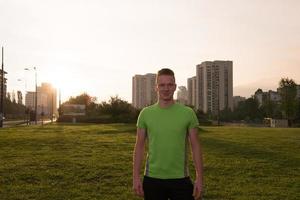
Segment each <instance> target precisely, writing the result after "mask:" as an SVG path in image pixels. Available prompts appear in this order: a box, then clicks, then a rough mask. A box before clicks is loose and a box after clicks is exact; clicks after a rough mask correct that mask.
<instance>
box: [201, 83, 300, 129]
mask: <svg viewBox="0 0 300 200" xmlns="http://www.w3.org/2000/svg"><path fill="white" fill-rule="evenodd" d="M259 90H260V89H259ZM257 92H258V91H257ZM278 92H279V95H280V97H281V100H280V101H279V102H276V101H272V99H271V98H270V97H266V98H265V99H264V100H263V102H262V105H259V102H258V100H257V99H256V98H255V97H254V96H253V97H250V98H248V99H246V100H245V101H242V102H239V104H238V106H237V107H236V108H235V109H234V110H233V111H231V110H230V109H224V110H222V111H220V113H219V116H208V117H211V118H212V119H216V118H217V117H218V118H219V119H220V120H221V121H225V122H234V121H241V120H243V121H245V122H252V123H261V122H262V121H263V119H265V118H273V119H287V120H288V123H289V125H292V124H293V123H294V124H295V123H298V124H299V123H300V98H299V97H298V98H297V84H296V83H295V81H294V80H293V79H289V78H282V79H281V80H280V82H279V89H278ZM200 114H201V113H200Z"/></svg>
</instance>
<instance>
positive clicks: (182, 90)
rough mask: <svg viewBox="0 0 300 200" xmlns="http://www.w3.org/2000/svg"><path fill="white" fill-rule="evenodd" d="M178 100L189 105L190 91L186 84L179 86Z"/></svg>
mask: <svg viewBox="0 0 300 200" xmlns="http://www.w3.org/2000/svg"><path fill="white" fill-rule="evenodd" d="M177 101H178V102H179V103H181V104H184V105H187V103H188V92H187V89H186V87H185V86H179V87H178V91H177Z"/></svg>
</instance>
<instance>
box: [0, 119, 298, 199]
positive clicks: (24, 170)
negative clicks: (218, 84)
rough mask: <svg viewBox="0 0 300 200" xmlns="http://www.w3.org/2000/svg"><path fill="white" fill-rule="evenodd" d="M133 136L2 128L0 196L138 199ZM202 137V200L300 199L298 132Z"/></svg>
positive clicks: (57, 126) (93, 129)
mask: <svg viewBox="0 0 300 200" xmlns="http://www.w3.org/2000/svg"><path fill="white" fill-rule="evenodd" d="M135 131H136V128H135V124H121V123H119V124H88V123H86V124H67V123H53V124H47V125H44V126H42V125H36V126H18V127H12V128H4V129H1V130H0V163H1V165H0V197H1V199H5V200H17V199H22V200H29V199H43V200H60V199H64V200H67V199H84V200H92V199H103V200H105V199H121V200H127V199H134V200H135V199H139V198H137V197H136V196H134V194H133V192H132V153H133V149H134V144H135ZM199 139H200V143H201V145H202V149H203V159H204V199H206V200H207V199H211V200H212V199H215V200H217V199H226V200H229V199H239V200H246V199H247V200H249V199H265V200H272V199H274V200H275V199H276V200H277V199H289V200H296V199H299V198H300V190H299V188H300V176H299V167H300V154H299V152H300V128H257V127H237V126H236V127H232V126H200V127H199ZM189 164H190V169H191V170H190V174H191V177H192V178H193V177H194V171H193V167H192V165H193V163H192V160H190V162H189ZM142 171H143V170H142Z"/></svg>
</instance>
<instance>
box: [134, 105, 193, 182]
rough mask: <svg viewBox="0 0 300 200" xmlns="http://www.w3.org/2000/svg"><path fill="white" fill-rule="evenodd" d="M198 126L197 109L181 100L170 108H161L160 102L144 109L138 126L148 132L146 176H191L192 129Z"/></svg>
mask: <svg viewBox="0 0 300 200" xmlns="http://www.w3.org/2000/svg"><path fill="white" fill-rule="evenodd" d="M198 125H199V123H198V119H197V117H196V115H195V112H194V111H193V110H192V109H191V108H189V107H187V106H184V105H181V104H179V103H174V104H173V105H171V106H169V107H168V108H160V107H159V105H158V103H156V104H154V105H152V106H149V107H146V108H144V109H143V110H142V111H141V113H140V115H139V118H138V121H137V127H138V128H142V129H146V131H147V141H148V155H147V161H146V166H145V175H146V176H149V177H153V178H160V179H174V178H183V177H187V176H189V174H188V165H187V162H188V137H187V136H188V130H189V129H191V128H195V127H198Z"/></svg>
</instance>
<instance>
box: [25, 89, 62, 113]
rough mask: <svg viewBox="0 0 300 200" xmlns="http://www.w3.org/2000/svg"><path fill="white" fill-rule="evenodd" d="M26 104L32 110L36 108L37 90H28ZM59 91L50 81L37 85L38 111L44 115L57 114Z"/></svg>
mask: <svg viewBox="0 0 300 200" xmlns="http://www.w3.org/2000/svg"><path fill="white" fill-rule="evenodd" d="M25 106H26V107H27V108H30V109H31V110H34V109H35V92H27V94H26V97H25ZM56 107H57V92H56V89H55V88H53V87H52V86H51V84H49V83H42V85H41V86H39V87H37V113H38V115H41V114H42V113H43V114H44V116H48V117H51V116H52V115H56V116H57V109H56Z"/></svg>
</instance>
